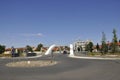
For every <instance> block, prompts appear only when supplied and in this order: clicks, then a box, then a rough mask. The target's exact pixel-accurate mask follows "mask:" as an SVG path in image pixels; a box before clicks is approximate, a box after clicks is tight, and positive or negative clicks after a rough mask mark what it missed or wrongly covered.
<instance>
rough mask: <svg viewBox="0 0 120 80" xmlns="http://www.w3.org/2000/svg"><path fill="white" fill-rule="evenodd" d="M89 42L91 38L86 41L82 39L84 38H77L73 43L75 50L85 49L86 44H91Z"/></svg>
mask: <svg viewBox="0 0 120 80" xmlns="http://www.w3.org/2000/svg"><path fill="white" fill-rule="evenodd" d="M89 42H91V40H86V41H82V40H77V41H75V42H74V43H73V46H74V50H75V51H77V52H79V51H85V46H86V45H87V44H89Z"/></svg>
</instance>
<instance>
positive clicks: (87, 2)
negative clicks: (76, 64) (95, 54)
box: [0, 0, 120, 47]
mask: <svg viewBox="0 0 120 80" xmlns="http://www.w3.org/2000/svg"><path fill="white" fill-rule="evenodd" d="M113 28H115V29H116V30H117V36H118V39H120V0H0V44H2V45H6V46H7V47H11V46H14V47H25V46H26V45H31V46H36V45H37V44H39V43H43V44H44V45H51V44H54V43H55V44H59V45H69V44H70V43H72V42H73V41H75V40H77V39H80V40H87V39H90V40H92V41H93V42H94V43H95V44H96V43H97V42H98V43H100V42H101V38H102V32H103V31H104V32H105V34H106V38H107V40H109V41H111V40H112V37H113V35H112V30H113Z"/></svg>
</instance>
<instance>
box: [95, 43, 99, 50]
mask: <svg viewBox="0 0 120 80" xmlns="http://www.w3.org/2000/svg"><path fill="white" fill-rule="evenodd" d="M96 49H97V51H99V50H100V47H99V44H98V43H97V45H96Z"/></svg>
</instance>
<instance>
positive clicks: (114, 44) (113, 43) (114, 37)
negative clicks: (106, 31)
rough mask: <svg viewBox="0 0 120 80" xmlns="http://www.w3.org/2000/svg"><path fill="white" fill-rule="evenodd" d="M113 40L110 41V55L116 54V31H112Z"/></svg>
mask: <svg viewBox="0 0 120 80" xmlns="http://www.w3.org/2000/svg"><path fill="white" fill-rule="evenodd" d="M112 33H113V39H112V45H111V50H112V53H115V52H117V47H118V45H117V34H116V30H115V29H113V32H112Z"/></svg>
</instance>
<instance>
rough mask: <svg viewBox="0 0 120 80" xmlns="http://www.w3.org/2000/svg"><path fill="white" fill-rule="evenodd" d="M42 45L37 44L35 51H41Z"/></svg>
mask: <svg viewBox="0 0 120 80" xmlns="http://www.w3.org/2000/svg"><path fill="white" fill-rule="evenodd" d="M42 47H43V44H41V43H40V44H38V46H37V49H36V51H41V48H42Z"/></svg>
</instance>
